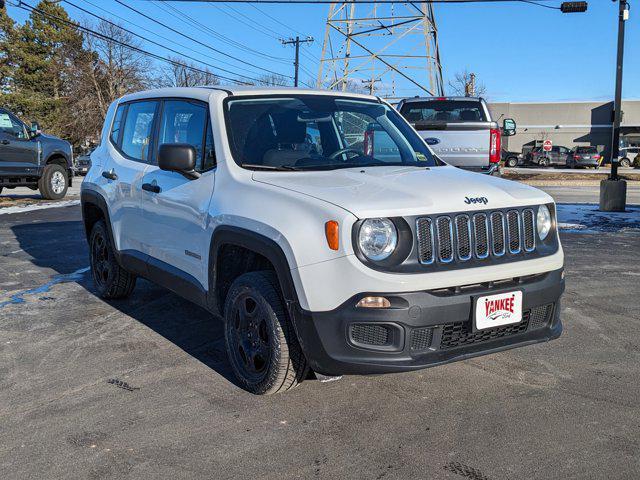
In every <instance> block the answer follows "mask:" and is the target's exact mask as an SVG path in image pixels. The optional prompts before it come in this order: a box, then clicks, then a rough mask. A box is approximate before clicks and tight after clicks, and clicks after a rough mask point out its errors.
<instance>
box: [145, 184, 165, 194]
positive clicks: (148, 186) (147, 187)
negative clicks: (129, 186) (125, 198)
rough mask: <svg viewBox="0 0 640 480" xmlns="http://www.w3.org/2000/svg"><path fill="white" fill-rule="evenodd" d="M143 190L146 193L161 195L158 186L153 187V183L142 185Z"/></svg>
mask: <svg viewBox="0 0 640 480" xmlns="http://www.w3.org/2000/svg"><path fill="white" fill-rule="evenodd" d="M142 189H143V190H144V191H145V192H151V193H160V191H161V189H160V187H159V186H158V185H153V184H151V183H143V184H142Z"/></svg>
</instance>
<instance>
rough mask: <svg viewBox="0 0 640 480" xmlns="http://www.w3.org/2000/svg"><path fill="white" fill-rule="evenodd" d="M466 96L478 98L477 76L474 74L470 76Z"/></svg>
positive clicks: (466, 86) (465, 88)
mask: <svg viewBox="0 0 640 480" xmlns="http://www.w3.org/2000/svg"><path fill="white" fill-rule="evenodd" d="M464 95H465V97H475V96H476V74H475V73H472V74H471V75H469V81H468V82H467V83H466V84H465V86H464Z"/></svg>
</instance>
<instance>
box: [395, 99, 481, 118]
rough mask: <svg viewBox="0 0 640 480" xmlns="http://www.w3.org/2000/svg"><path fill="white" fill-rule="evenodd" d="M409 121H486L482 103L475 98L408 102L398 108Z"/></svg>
mask: <svg viewBox="0 0 640 480" xmlns="http://www.w3.org/2000/svg"><path fill="white" fill-rule="evenodd" d="M400 113H402V116H403V117H404V118H406V119H407V120H408V121H409V122H411V123H419V122H429V123H431V122H434V123H435V122H443V123H455V122H486V121H487V117H486V115H485V113H484V109H483V108H482V103H480V102H479V101H477V100H427V101H424V102H408V103H405V104H404V105H403V106H402V109H401V110H400Z"/></svg>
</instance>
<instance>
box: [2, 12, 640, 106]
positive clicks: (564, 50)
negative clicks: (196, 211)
mask: <svg viewBox="0 0 640 480" xmlns="http://www.w3.org/2000/svg"><path fill="white" fill-rule="evenodd" d="M9 1H13V0H9ZM26 1H27V3H28V4H31V5H35V4H36V0H26ZM71 1H72V2H73V3H75V4H77V5H79V6H82V7H83V8H86V9H87V10H91V11H93V12H95V13H98V14H100V15H102V16H107V17H109V15H107V14H105V13H104V11H100V10H99V9H98V8H96V7H95V6H92V5H90V4H89V3H87V2H86V1H85V0H71ZM89 1H90V2H91V3H93V4H94V5H96V6H99V7H101V8H103V9H106V10H108V11H110V12H113V13H114V14H116V15H119V16H121V17H123V18H125V19H127V20H131V21H133V22H135V23H137V24H138V25H140V26H142V27H144V28H147V29H149V30H151V31H153V32H157V33H158V34H159V35H160V37H154V36H152V35H151V34H149V33H148V32H141V33H142V34H143V35H145V36H148V37H150V38H153V39H155V40H156V41H160V43H162V44H169V43H168V42H176V43H173V44H172V45H173V47H174V48H175V49H176V50H182V51H187V48H184V47H185V46H186V47H189V49H188V51H189V52H190V54H191V55H193V56H196V57H198V58H201V59H203V60H207V61H209V62H210V63H214V64H219V65H221V66H224V67H225V68H229V69H230V70H234V71H241V70H240V68H242V66H241V65H240V64H239V63H238V62H235V61H234V60H230V59H228V58H224V57H221V56H220V55H218V54H215V53H213V52H211V51H209V50H207V49H206V48H204V47H202V46H199V45H195V44H193V43H192V42H190V41H189V40H187V39H185V38H181V37H180V36H179V35H177V34H174V33H172V32H169V31H167V30H164V29H163V28H162V27H161V26H159V25H156V24H154V23H153V22H151V21H149V20H147V19H145V18H143V17H140V16H139V15H137V14H135V13H134V12H131V11H130V10H127V9H126V8H125V7H123V6H122V5H119V4H118V3H116V2H115V1H113V0H89ZM126 3H128V4H129V5H131V6H133V7H135V8H136V9H139V10H141V11H143V12H145V13H147V14H149V15H150V16H152V17H153V18H157V19H158V20H160V21H163V22H165V23H167V24H170V25H171V26H173V27H175V28H176V29H178V30H180V31H182V32H184V33H187V34H188V35H191V36H193V37H197V38H199V39H200V40H202V42H203V43H206V44H208V45H212V46H214V47H216V48H219V49H220V50H224V51H227V52H229V53H230V54H232V55H235V56H237V57H239V58H242V59H246V60H247V61H250V62H251V63H254V64H255V65H258V66H260V67H263V68H269V69H271V70H275V71H278V72H282V73H287V74H291V73H292V66H291V64H290V59H291V58H292V57H293V49H292V48H291V47H283V46H282V45H281V44H280V43H279V41H278V40H277V37H288V36H291V35H296V33H303V34H306V35H311V36H313V37H315V39H316V42H315V43H314V44H313V45H312V46H310V47H305V48H304V50H305V54H304V56H303V57H302V59H301V60H302V66H303V72H302V74H301V78H302V79H303V80H305V81H310V79H311V78H315V75H316V73H317V58H319V56H320V52H321V47H322V39H323V36H324V26H325V20H326V15H327V12H328V8H329V6H328V5H260V6H259V7H258V8H259V10H258V9H256V8H254V7H252V6H251V5H239V4H235V5H223V4H215V5H213V4H210V5H204V4H201V3H182V2H181V3H178V2H174V3H172V4H171V5H173V6H174V7H175V8H179V9H181V11H182V12H184V13H186V14H188V15H189V16H191V17H193V18H195V19H197V20H198V21H199V22H201V23H202V24H204V25H205V26H206V27H208V28H210V29H211V30H212V31H214V32H216V33H219V34H222V35H225V36H226V37H228V38H230V39H233V40H235V41H236V42H240V43H242V44H244V45H248V46H250V47H251V48H252V49H254V50H257V51H259V52H262V53H265V54H268V55H271V56H275V57H278V58H279V59H272V58H270V59H269V58H265V57H264V56H260V55H258V54H256V53H254V52H248V51H246V50H244V49H243V48H241V47H230V46H229V45H226V44H225V43H221V41H220V39H219V38H216V37H215V36H213V35H212V34H211V32H210V31H209V32H207V31H198V30H196V29H195V28H194V27H193V25H191V26H189V25H187V24H185V23H183V22H181V20H180V18H179V16H177V15H176V14H175V13H171V12H166V11H164V10H162V9H161V8H160V6H159V5H158V3H155V2H151V1H141V0H126ZM545 3H546V4H547V5H554V6H557V5H559V3H560V1H559V0H558V1H551V2H545ZM633 3H635V2H633ZM62 5H63V6H64V7H65V8H66V9H67V11H68V12H69V14H70V15H71V16H72V17H73V18H75V19H77V20H81V19H83V18H85V17H86V15H84V14H82V13H81V12H79V11H78V10H76V9H74V8H73V7H71V6H70V5H68V4H67V3H65V2H62ZM637 5H638V8H637V9H636V10H635V11H634V10H633V9H632V10H631V19H630V20H629V21H628V22H627V37H626V46H627V51H626V57H625V58H626V61H625V81H624V97H625V98H640V56H639V55H638V50H637V48H638V46H640V2H639V3H638V4H637ZM8 8H9V14H10V15H11V16H12V17H13V18H14V19H16V20H18V21H23V20H24V18H25V15H26V14H25V12H24V11H22V10H18V9H17V8H15V7H11V6H9V7H8ZM164 8H165V9H166V8H167V7H166V6H165V7H164ZM617 9H618V6H617V3H613V2H611V1H610V0H590V1H589V10H588V12H587V13H584V14H562V13H561V12H560V11H559V10H550V9H546V8H541V7H537V6H534V5H528V4H523V3H500V4H470V5H460V4H452V5H442V4H437V5H435V10H436V20H437V22H438V28H439V35H440V36H439V41H440V54H441V58H442V62H443V67H444V78H445V83H446V82H447V80H448V79H449V78H451V77H453V75H454V74H455V73H456V72H458V71H461V70H464V69H465V68H467V69H469V70H470V71H473V72H475V73H476V74H477V75H478V78H479V79H480V81H481V82H482V83H484V84H485V85H486V87H487V97H488V98H489V99H490V100H493V101H556V100H609V99H611V98H612V97H613V90H614V74H615V54H616V37H617ZM260 10H262V12H261V11H260ZM263 12H266V14H268V15H270V16H271V17H274V18H275V19H276V20H274V19H272V18H270V17H269V16H267V15H265V13H263ZM109 18H112V19H113V17H109ZM116 21H119V22H121V20H117V19H116ZM121 23H123V25H125V26H127V27H128V28H130V29H133V30H136V27H133V26H131V25H127V24H126V23H124V22H121ZM165 42H166V43H165ZM178 44H181V45H178ZM144 48H146V49H148V50H150V51H153V52H155V53H158V54H161V55H163V56H168V55H171V54H170V53H168V52H166V51H165V50H163V49H161V48H160V47H157V46H153V45H145V47H144ZM314 57H315V58H314ZM222 61H224V62H228V64H226V65H223V64H222V63H221V62H222ZM244 68H248V69H249V70H250V71H253V72H254V75H256V76H257V75H258V74H256V73H255V72H256V69H255V68H253V67H247V66H246V65H245V66H244ZM242 72H243V73H247V74H248V72H247V71H246V70H244V71H242Z"/></svg>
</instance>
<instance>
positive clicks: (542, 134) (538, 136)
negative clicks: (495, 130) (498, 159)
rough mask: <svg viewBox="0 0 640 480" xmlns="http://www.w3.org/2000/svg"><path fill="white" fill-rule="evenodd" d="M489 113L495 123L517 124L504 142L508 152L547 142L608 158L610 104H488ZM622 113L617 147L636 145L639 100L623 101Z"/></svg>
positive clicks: (639, 140)
mask: <svg viewBox="0 0 640 480" xmlns="http://www.w3.org/2000/svg"><path fill="white" fill-rule="evenodd" d="M489 110H490V111H491V116H492V117H493V119H494V120H495V121H497V122H498V123H501V121H502V119H503V118H513V119H514V120H515V121H516V123H517V126H518V129H517V131H516V135H515V136H513V137H508V138H505V139H504V143H503V146H504V148H505V149H507V150H509V151H512V152H521V151H523V148H524V150H525V151H527V150H528V149H530V148H532V147H533V146H535V145H536V143H538V144H540V143H541V142H543V141H544V140H551V141H552V142H553V144H554V145H559V146H564V147H568V148H573V147H575V146H595V147H598V150H599V151H601V152H602V153H603V154H604V156H605V158H609V154H610V146H611V136H612V127H611V123H612V115H613V102H592V101H589V102H549V103H542V102H539V103H520V102H513V103H491V104H489ZM622 111H623V112H624V116H623V121H622V128H621V144H622V145H623V146H640V100H625V101H623V102H622Z"/></svg>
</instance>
